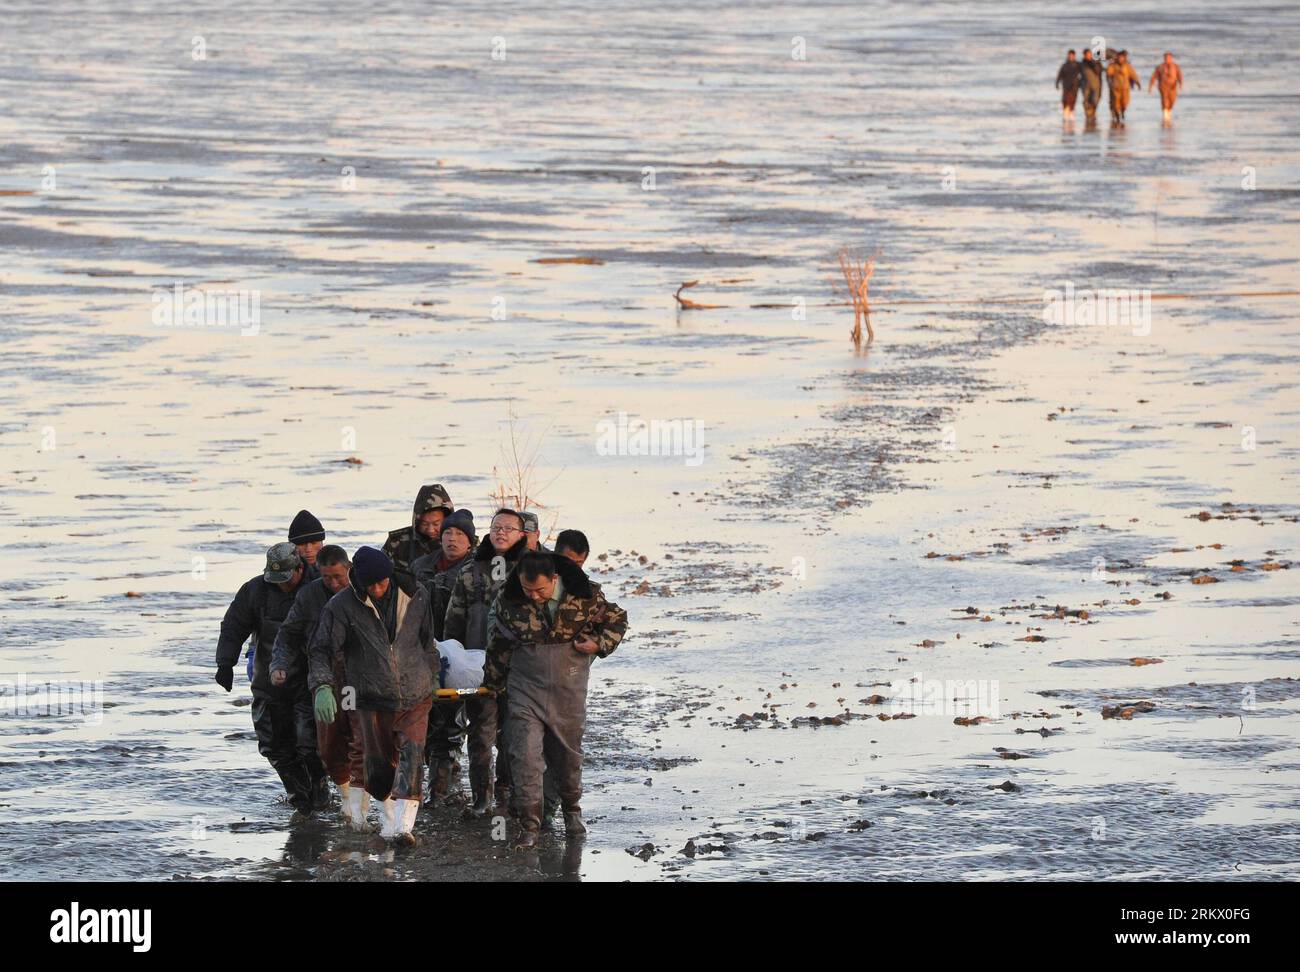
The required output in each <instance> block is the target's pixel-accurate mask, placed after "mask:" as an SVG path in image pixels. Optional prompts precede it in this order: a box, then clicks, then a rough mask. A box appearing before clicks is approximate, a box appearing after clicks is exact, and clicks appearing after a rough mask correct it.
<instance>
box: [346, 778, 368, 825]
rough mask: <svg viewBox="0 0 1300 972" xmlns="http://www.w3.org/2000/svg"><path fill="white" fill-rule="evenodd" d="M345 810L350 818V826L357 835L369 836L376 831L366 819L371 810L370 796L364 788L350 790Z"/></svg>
mask: <svg viewBox="0 0 1300 972" xmlns="http://www.w3.org/2000/svg"><path fill="white" fill-rule="evenodd" d="M343 809H344V812H345V813H346V814H347V817H348V826H349V827H351V828H352V829H353V830H355V831H356V832H357V833H359V834H368V833H372V832H373V831H374V829H375V828H374V826H373V825H372V824H371V823H370V821H368V820H367V819H366V813H367V811H369V809H370V794H369V793H367V792H366V791H365V788H364V787H360V786H358V787H352V788H349V791H348V794H347V797H346V801H345V802H344V804H343Z"/></svg>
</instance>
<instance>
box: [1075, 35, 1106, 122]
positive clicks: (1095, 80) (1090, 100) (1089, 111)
mask: <svg viewBox="0 0 1300 972" xmlns="http://www.w3.org/2000/svg"><path fill="white" fill-rule="evenodd" d="M1079 70H1080V72H1081V75H1082V78H1083V114H1084V116H1085V117H1086V118H1087V120H1088V124H1089V125H1096V124H1097V106H1098V105H1099V104H1101V79H1102V71H1103V69H1102V66H1101V61H1099V60H1097V59H1096V58H1094V57H1093V56H1092V51H1090V50H1085V51H1084V52H1083V60H1082V61H1080V62H1079Z"/></svg>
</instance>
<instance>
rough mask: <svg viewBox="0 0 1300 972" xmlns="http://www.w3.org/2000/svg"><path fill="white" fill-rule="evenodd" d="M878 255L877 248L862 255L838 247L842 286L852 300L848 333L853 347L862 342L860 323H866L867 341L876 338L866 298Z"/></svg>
mask: <svg viewBox="0 0 1300 972" xmlns="http://www.w3.org/2000/svg"><path fill="white" fill-rule="evenodd" d="M878 256H880V250H879V249H877V250H876V252H875V253H873V254H872V255H871V256H869V257H863V256H862V255H861V254H859V253H858V252H857V251H856V250H853V249H851V248H849V247H847V246H842V247H840V252H839V261H840V274H841V275H842V276H843V277H844V288H845V289H846V290H847V291H848V293H849V300H851V301H852V302H853V330H852V331H851V332H850V335H851V336H852V338H853V344H854V346H855V347H857V346H859V345H861V344H862V325H863V323H864V322H865V323H866V325H867V341H868V342H871V341H874V340H875V339H876V332H875V329H874V328H872V326H871V306H870V302H869V299H868V295H869V291H870V287H871V275H872V274H873V273H875V272H876V258H877V257H878Z"/></svg>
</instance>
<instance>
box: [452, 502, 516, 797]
mask: <svg viewBox="0 0 1300 972" xmlns="http://www.w3.org/2000/svg"><path fill="white" fill-rule="evenodd" d="M527 552H528V538H527V536H526V535H525V533H524V518H523V516H522V515H520V514H519V513H517V512H516V511H514V510H510V509H500V510H497V512H496V514H495V515H494V516H493V517H492V524H491V527H490V529H489V531H488V535H487V536H486V537H484V538H483V541H482V542H481V543H480V544H479V545H478V549H477V550H476V551H475V552H474V557H473V559H472V560H470V562H469V563H468V564H466V565H465V567H464V568H463V569H462V570H461V572H460V576H459V577H457V578H456V586H455V587H454V588H452V592H451V600H450V601H449V602H448V604H447V616H446V618H445V619H444V620H443V624H442V635H443V640H448V639H455V640H456V641H459V642H460V643H461V644H462V645H464V646H465V648H466V649H468V650H470V651H483V650H486V648H487V617H488V608H489V607H490V606H491V604H492V600H493V598H495V597H496V596H497V594H498V593H499V592H500V590H501V588H502V587H503V586H504V585H505V582H506V578H507V577H508V576H509V575H510V571H511V570H512V569H513V568H514V566H515V564H517V563H518V562H519V558H520V557H522V556H523V555H524V554H525V553H527ZM465 714H466V715H467V716H468V717H469V732H468V734H467V736H468V742H469V787H470V795H471V797H472V799H473V803H472V805H471V807H470V813H471V814H472V815H474V816H477V817H484V816H487V814H488V813H489V812H490V811H491V809H492V797H493V787H492V768H493V767H492V746H493V744H494V743H495V744H496V747H497V759H496V799H497V803H498V804H501V805H504V804H505V803H506V801H507V800H508V798H509V793H510V770H509V767H508V764H507V760H506V754H505V736H504V732H503V729H504V726H503V725H502V723H503V722H504V715H505V700H504V698H497V697H496V696H492V695H482V696H475V697H472V698H470V699H468V700H466V702H465Z"/></svg>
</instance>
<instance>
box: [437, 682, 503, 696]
mask: <svg viewBox="0 0 1300 972" xmlns="http://www.w3.org/2000/svg"><path fill="white" fill-rule="evenodd" d="M491 694H492V690H491V689H485V688H483V686H481V685H480V686H479V687H478V688H472V689H448V688H440V689H434V690H433V697H434V698H435V699H463V698H466V697H467V696H470V695H491Z"/></svg>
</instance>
